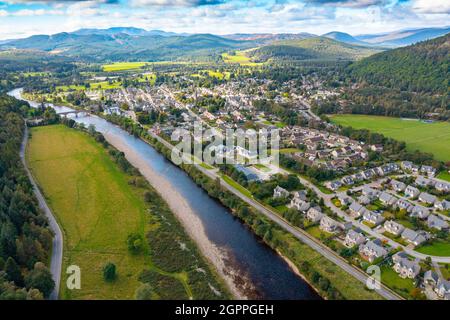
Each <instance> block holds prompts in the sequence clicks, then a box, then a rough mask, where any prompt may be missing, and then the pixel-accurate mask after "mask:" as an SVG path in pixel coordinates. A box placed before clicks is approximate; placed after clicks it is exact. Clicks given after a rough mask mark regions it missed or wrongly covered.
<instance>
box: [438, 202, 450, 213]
mask: <svg viewBox="0 0 450 320" xmlns="http://www.w3.org/2000/svg"><path fill="white" fill-rule="evenodd" d="M434 207H435V208H436V209H437V210H440V211H446V210H450V201H447V200H442V201H436V202H435V203H434Z"/></svg>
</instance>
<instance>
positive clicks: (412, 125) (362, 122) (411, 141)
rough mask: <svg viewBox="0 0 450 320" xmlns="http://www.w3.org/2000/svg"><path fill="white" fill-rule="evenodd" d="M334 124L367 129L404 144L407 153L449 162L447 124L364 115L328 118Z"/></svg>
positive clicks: (449, 128)
mask: <svg viewBox="0 0 450 320" xmlns="http://www.w3.org/2000/svg"><path fill="white" fill-rule="evenodd" d="M330 118H331V120H332V121H333V122H334V123H337V124H340V125H343V126H351V127H353V128H355V129H368V130H370V131H372V132H378V133H381V134H383V135H385V136H386V137H390V138H393V139H396V140H399V141H404V142H406V145H407V148H408V150H411V151H414V150H420V151H422V152H429V153H432V154H433V155H434V156H435V158H436V159H438V160H441V161H450V147H449V146H450V123H449V122H433V123H425V122H422V121H419V120H409V119H401V118H391V117H382V116H367V115H352V114H346V115H332V116H330Z"/></svg>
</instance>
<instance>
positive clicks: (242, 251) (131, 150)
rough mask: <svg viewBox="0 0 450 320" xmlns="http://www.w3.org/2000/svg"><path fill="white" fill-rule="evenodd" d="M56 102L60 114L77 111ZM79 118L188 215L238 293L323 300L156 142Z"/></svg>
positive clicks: (18, 94) (103, 122)
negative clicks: (197, 183)
mask: <svg viewBox="0 0 450 320" xmlns="http://www.w3.org/2000/svg"><path fill="white" fill-rule="evenodd" d="M21 93H22V89H15V90H13V91H11V92H9V95H11V96H13V97H15V98H17V99H21V100H24V99H23V98H22V97H21ZM27 102H29V103H30V105H31V106H33V107H36V106H37V105H38V104H37V103H35V102H33V101H27ZM50 106H52V107H53V108H54V109H55V110H56V112H58V113H59V112H66V111H70V110H72V109H70V108H68V107H60V106H53V105H50ZM73 119H74V120H75V121H76V122H81V123H84V124H85V125H89V124H93V125H95V128H96V130H97V131H99V132H101V133H102V134H104V135H105V138H106V139H107V140H108V142H110V143H111V144H112V145H114V146H115V147H116V148H117V149H119V150H121V151H123V152H124V153H125V155H126V156H127V159H128V160H129V161H130V162H131V163H132V164H133V165H134V166H136V167H137V168H138V169H139V170H140V171H141V173H142V174H143V175H144V176H145V177H146V178H147V179H149V180H150V182H151V183H152V185H153V186H154V187H155V189H157V190H158V191H159V192H160V194H161V195H162V196H163V198H164V199H165V200H166V201H167V202H168V204H169V206H170V207H171V208H172V210H173V211H174V212H175V211H177V212H178V213H180V212H182V213H183V214H181V215H180V214H178V215H177V216H178V218H179V219H180V220H181V222H182V223H183V225H184V226H185V227H186V229H187V231H188V232H189V234H190V235H191V236H192V237H193V238H194V240H196V243H197V244H198V245H199V246H200V249H202V252H203V253H204V254H205V255H206V256H207V257H208V258H209V260H210V261H211V262H212V263H213V264H214V265H215V266H216V268H218V269H219V273H221V274H222V276H223V277H224V278H225V281H227V283H228V285H229V287H231V289H232V291H233V292H234V293H235V295H236V296H237V297H240V298H253V299H304V300H316V299H320V297H319V296H318V295H317V293H316V292H315V291H314V290H313V289H312V288H311V287H310V286H309V285H308V283H306V282H305V281H304V280H303V279H302V278H301V277H299V276H298V275H296V274H295V273H294V271H293V270H292V269H291V268H290V267H289V265H288V264H287V263H286V262H285V261H284V260H283V259H282V258H281V257H280V256H279V255H278V254H277V253H276V252H275V251H273V250H272V249H271V248H269V247H268V246H267V245H265V244H264V243H263V242H262V241H261V240H259V239H258V238H257V237H256V236H255V235H254V234H253V232H252V231H251V230H249V229H248V228H247V227H246V226H245V225H243V224H242V223H241V222H240V221H239V220H238V219H237V218H235V217H234V216H233V215H232V214H231V213H230V212H229V210H228V209H227V208H225V207H224V206H222V205H221V204H220V203H218V202H217V201H215V200H214V199H212V198H211V197H209V196H208V194H207V193H206V192H205V191H204V190H203V189H201V188H200V187H199V186H197V185H196V184H195V183H194V182H193V181H192V180H191V178H190V177H189V176H188V175H187V174H186V173H185V172H184V171H182V170H181V169H179V168H178V167H176V166H175V165H173V164H172V163H171V162H169V161H168V160H167V159H165V157H164V156H162V155H161V154H159V153H158V152H157V151H156V150H155V149H153V148H152V147H151V146H150V145H148V144H147V143H145V142H143V141H142V140H140V139H138V138H135V137H133V136H131V135H129V134H128V133H127V132H126V131H124V130H122V129H120V128H119V127H117V126H115V125H113V124H111V123H109V122H108V121H106V120H104V119H102V118H99V117H97V116H87V117H76V118H75V117H74V118H73ZM184 213H185V214H184Z"/></svg>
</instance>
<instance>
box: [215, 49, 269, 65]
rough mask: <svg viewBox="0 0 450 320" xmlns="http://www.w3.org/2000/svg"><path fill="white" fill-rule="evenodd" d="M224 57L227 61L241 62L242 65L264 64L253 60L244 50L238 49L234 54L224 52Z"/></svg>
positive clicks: (232, 62)
mask: <svg viewBox="0 0 450 320" xmlns="http://www.w3.org/2000/svg"><path fill="white" fill-rule="evenodd" d="M222 59H223V61H224V62H225V63H230V64H239V65H241V66H248V67H256V66H260V65H262V63H258V62H252V61H251V60H250V58H249V57H248V56H247V55H245V52H244V51H236V52H235V54H234V55H232V54H229V53H223V54H222Z"/></svg>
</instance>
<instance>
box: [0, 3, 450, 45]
mask: <svg viewBox="0 0 450 320" xmlns="http://www.w3.org/2000/svg"><path fill="white" fill-rule="evenodd" d="M449 22H450V0H247V1H237V0H57V1H52V0H39V1H38V0H36V1H34V0H31V1H30V0H0V40H1V39H13V38H23V37H28V36H30V35H34V34H55V33H59V32H71V31H75V30H78V29H80V28H101V29H104V28H109V27H117V26H121V27H125V26H126V27H138V28H144V29H147V30H153V29H158V30H164V31H172V32H182V33H213V34H219V35H220V34H231V33H300V32H309V33H314V34H323V33H326V32H330V31H341V32H347V33H350V34H352V35H358V34H368V33H383V32H387V31H394V30H401V29H409V28H421V27H443V26H448V25H450V23H449Z"/></svg>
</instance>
